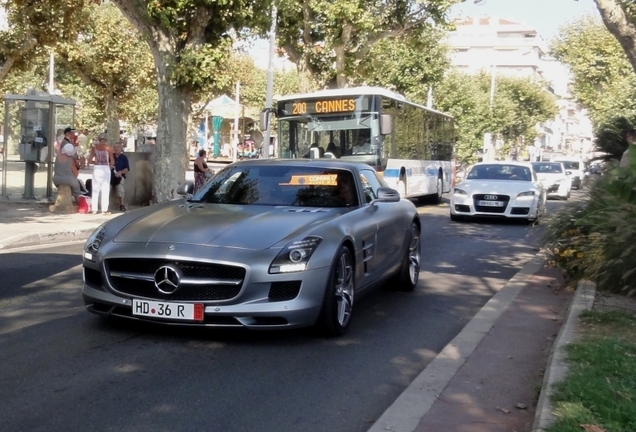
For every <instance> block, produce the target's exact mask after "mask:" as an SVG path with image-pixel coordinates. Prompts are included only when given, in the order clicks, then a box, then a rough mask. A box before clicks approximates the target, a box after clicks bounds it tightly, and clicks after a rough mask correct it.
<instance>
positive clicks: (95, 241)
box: [84, 225, 106, 261]
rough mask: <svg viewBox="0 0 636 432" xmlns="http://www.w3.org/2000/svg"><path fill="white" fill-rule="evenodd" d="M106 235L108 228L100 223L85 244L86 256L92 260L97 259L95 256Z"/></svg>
mask: <svg viewBox="0 0 636 432" xmlns="http://www.w3.org/2000/svg"><path fill="white" fill-rule="evenodd" d="M105 235H106V228H104V225H100V226H99V227H97V229H96V230H95V231H93V233H92V234H91V235H90V236H89V237H88V240H86V243H85V244H84V258H86V259H87V260H90V261H95V258H94V256H95V254H96V253H97V251H98V250H99V247H100V246H101V245H102V241H104V236H105Z"/></svg>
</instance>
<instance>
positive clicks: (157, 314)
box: [132, 299, 203, 321]
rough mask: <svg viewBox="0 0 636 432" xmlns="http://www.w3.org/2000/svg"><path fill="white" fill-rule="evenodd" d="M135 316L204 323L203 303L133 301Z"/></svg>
mask: <svg viewBox="0 0 636 432" xmlns="http://www.w3.org/2000/svg"><path fill="white" fill-rule="evenodd" d="M132 313H133V315H136V316H146V317H152V318H161V319H172V320H182V321H203V305H202V304H201V303H172V302H157V301H150V300H138V299H134V300H133V310H132Z"/></svg>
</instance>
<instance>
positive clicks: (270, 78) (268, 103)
mask: <svg viewBox="0 0 636 432" xmlns="http://www.w3.org/2000/svg"><path fill="white" fill-rule="evenodd" d="M277 15H278V8H277V7H276V4H273V5H272V26H271V28H270V30H269V64H268V66H267V95H266V97H265V108H271V107H272V98H273V93H274V56H275V55H276V16H277ZM271 124H272V122H271V121H270V122H268V123H267V130H266V131H265V138H263V145H262V151H261V157H262V158H264V159H267V158H269V141H270V136H271V130H272V126H271Z"/></svg>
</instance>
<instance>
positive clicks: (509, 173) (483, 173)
mask: <svg viewBox="0 0 636 432" xmlns="http://www.w3.org/2000/svg"><path fill="white" fill-rule="evenodd" d="M466 178H467V179H468V180H516V181H532V173H531V172H530V169H529V168H528V167H524V166H519V165H500V164H493V165H477V166H474V167H473V169H471V170H470V172H469V173H468V177H466Z"/></svg>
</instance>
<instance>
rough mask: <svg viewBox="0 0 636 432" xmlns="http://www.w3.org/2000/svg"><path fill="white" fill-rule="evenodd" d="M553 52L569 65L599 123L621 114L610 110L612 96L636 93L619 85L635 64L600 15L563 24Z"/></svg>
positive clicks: (581, 97) (579, 93)
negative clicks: (626, 57)
mask: <svg viewBox="0 0 636 432" xmlns="http://www.w3.org/2000/svg"><path fill="white" fill-rule="evenodd" d="M550 52H551V54H552V55H553V56H554V57H555V58H556V59H557V60H559V61H561V62H562V63H564V64H566V65H567V66H568V67H569V69H570V71H571V72H572V76H573V78H574V79H573V85H572V93H573V95H574V96H575V97H576V99H577V100H578V101H579V102H580V103H581V104H582V105H583V106H585V107H586V108H587V109H588V110H589V112H590V118H591V120H592V122H593V123H594V125H595V127H598V126H599V125H600V124H601V123H602V122H603V121H604V120H605V119H607V118H610V117H614V116H615V115H616V114H617V113H616V112H615V111H610V112H608V111H607V108H608V100H612V101H613V100H616V99H617V98H618V99H619V100H624V99H625V98H628V97H630V96H631V95H632V94H633V90H632V91H629V92H627V93H622V92H623V90H624V88H620V89H619V88H617V87H623V86H621V84H620V83H621V81H625V79H626V78H627V77H629V76H631V75H633V73H632V70H631V66H630V64H629V62H627V60H626V59H625V53H624V51H623V49H622V48H621V46H620V45H619V44H618V42H617V41H616V39H615V38H614V37H613V36H612V35H611V34H610V33H609V32H608V31H607V29H606V28H605V26H604V25H603V24H602V23H600V22H599V21H597V20H596V19H594V18H591V17H586V18H583V19H580V20H578V21H574V22H572V23H570V24H568V25H566V26H564V27H562V28H561V29H560V33H559V36H558V37H557V38H555V39H554V40H553V41H552V44H551V50H550ZM615 90H616V91H615ZM610 104H611V103H610Z"/></svg>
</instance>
